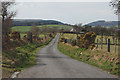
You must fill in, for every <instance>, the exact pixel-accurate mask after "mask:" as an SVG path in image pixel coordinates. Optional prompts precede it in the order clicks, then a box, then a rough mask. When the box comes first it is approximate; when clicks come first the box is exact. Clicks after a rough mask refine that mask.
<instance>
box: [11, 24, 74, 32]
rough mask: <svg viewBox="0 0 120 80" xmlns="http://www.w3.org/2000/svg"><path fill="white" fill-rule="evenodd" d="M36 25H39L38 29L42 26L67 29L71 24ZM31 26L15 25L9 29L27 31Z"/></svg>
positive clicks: (69, 28)
mask: <svg viewBox="0 0 120 80" xmlns="http://www.w3.org/2000/svg"><path fill="white" fill-rule="evenodd" d="M37 27H39V28H40V29H42V28H43V27H49V28H58V29H67V30H71V29H72V27H71V26H67V25H40V26H37ZM31 28H32V26H15V27H12V28H11V30H12V31H19V32H28V31H30V29H31Z"/></svg>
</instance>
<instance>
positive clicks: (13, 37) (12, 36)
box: [11, 31, 20, 40]
mask: <svg viewBox="0 0 120 80" xmlns="http://www.w3.org/2000/svg"><path fill="white" fill-rule="evenodd" d="M11 38H12V39H14V40H16V39H18V40H20V32H17V31H13V32H12V33H11Z"/></svg>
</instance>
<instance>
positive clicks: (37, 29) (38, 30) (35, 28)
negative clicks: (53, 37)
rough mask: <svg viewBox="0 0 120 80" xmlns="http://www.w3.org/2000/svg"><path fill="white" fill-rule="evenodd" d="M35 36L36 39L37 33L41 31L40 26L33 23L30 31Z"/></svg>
mask: <svg viewBox="0 0 120 80" xmlns="http://www.w3.org/2000/svg"><path fill="white" fill-rule="evenodd" d="M30 32H31V33H32V34H33V35H34V36H35V37H36V39H37V38H38V37H39V34H40V33H41V30H40V28H38V27H37V26H35V25H33V26H32V28H31V31H30Z"/></svg>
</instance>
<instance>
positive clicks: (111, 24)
mask: <svg viewBox="0 0 120 80" xmlns="http://www.w3.org/2000/svg"><path fill="white" fill-rule="evenodd" d="M118 24H120V21H119V22H118V21H104V20H100V21H95V22H92V23H89V24H87V25H89V26H104V27H115V26H118Z"/></svg>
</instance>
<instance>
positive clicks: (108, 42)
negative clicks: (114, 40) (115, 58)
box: [108, 39, 110, 52]
mask: <svg viewBox="0 0 120 80" xmlns="http://www.w3.org/2000/svg"><path fill="white" fill-rule="evenodd" d="M108 52H110V39H108Z"/></svg>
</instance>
